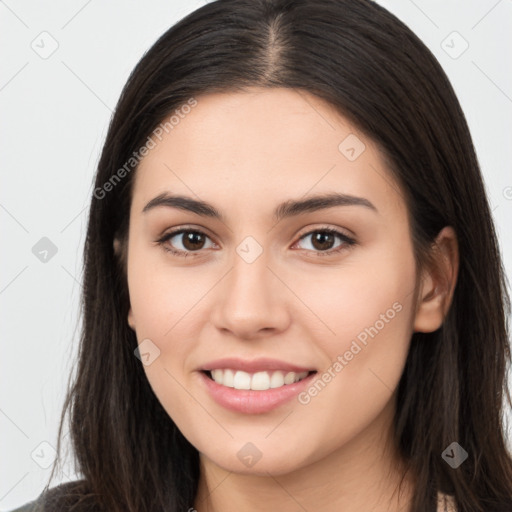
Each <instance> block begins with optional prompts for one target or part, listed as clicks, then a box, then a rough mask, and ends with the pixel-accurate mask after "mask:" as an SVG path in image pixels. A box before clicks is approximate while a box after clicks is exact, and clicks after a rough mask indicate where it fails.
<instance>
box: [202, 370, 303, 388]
mask: <svg viewBox="0 0 512 512" xmlns="http://www.w3.org/2000/svg"><path fill="white" fill-rule="evenodd" d="M210 373H211V376H212V379H213V380H214V381H215V382H216V383H217V384H221V385H223V386H227V387H230V388H235V389H254V390H257V391H265V390H267V389H271V388H280V387H281V386H284V385H287V384H293V383H294V382H298V381H299V380H301V379H303V378H305V377H307V375H308V373H309V372H300V373H295V372H287V373H285V372H282V371H274V372H272V375H270V373H269V372H256V373H253V374H251V373H247V372H243V371H241V370H231V369H225V370H222V369H215V370H211V372H210Z"/></svg>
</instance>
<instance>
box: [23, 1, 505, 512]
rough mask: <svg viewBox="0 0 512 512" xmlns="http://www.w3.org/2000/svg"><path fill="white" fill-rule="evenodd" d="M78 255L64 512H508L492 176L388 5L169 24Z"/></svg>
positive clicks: (120, 123)
mask: <svg viewBox="0 0 512 512" xmlns="http://www.w3.org/2000/svg"><path fill="white" fill-rule="evenodd" d="M185 235H186V236H185ZM84 254H85V273H84V286H83V314H84V322H83V333H82V340H81V347H80V352H79V361H78V368H77V376H76V381H75V382H74V385H73V386H72V388H71V389H70V391H69V394H68V397H67V400H66V403H65V407H64V411H63V416H62V419H61V430H62V424H63V419H64V415H65V412H66V411H67V410H69V413H70V420H71V422H70V432H71V439H72V444H73V447H74V449H75V452H76V459H77V463H78V469H79V472H80V473H81V474H82V476H83V479H82V480H80V481H78V482H72V483H67V484H64V485H62V486H59V487H57V488H54V489H51V490H48V489H46V491H47V492H46V493H44V494H43V495H42V496H41V497H40V499H39V501H38V503H39V504H45V510H77V511H78V510H109V511H121V510H123V511H127V510H128V511H133V512H135V511H137V512H140V511H145V510H148V511H149V510H152V511H153V510H155V511H156V510H172V511H178V510H183V511H185V510H188V511H190V512H192V511H193V510H196V511H198V512H217V511H227V510H244V511H248V512H251V511H256V510H258V511H259V510H276V509H279V510H284V511H288V510H290V511H291V510H321V511H338V510H344V511H348V512H351V511H355V510H358V511H359V510H374V511H393V512H395V511H399V510H400V511H410V512H433V511H435V510H439V511H443V510H457V511H459V512H469V511H486V512H488V511H492V512H500V511H501V512H505V511H510V510H512V460H511V456H510V453H509V452H508V451H507V446H506V440H505V432H504V428H503V425H502V415H503V413H504V404H505V403H508V404H510V395H509V393H508V389H507V382H506V378H505V377H506V369H507V364H508V363H509V362H510V350H509V346H508V341H507V330H506V322H505V319H506V315H507V313H508V311H509V309H508V308H509V302H508V295H507V291H506V288H505V283H504V275H503V270H502V265H501V261H500V255H499V250H498V245H497V240H496V235H495V231H494V227H493V223H492V219H491V213H490V209H489V204H488V201H487V198H486V195H485V191H484V186H483V183H482V177H481V173H480V170H479V165H478V162H477V159H476V156H475V151H474V148H473V145H472V141H471V136H470V133H469V131H468V127H467V124H466V121H465V118H464V115H463V113H462V110H461V108H460V105H459V103H458V101H457V98H456V96H455V94H454V91H453V89H452V87H451V85H450V83H449V81H448V79H447V77H446V75H445V74H444V72H443V71H442V69H441V67H440V65H439V64H438V62H437V61H436V60H435V58H434V57H433V56H432V54H431V53H430V51H429V50H428V49H427V48H426V47H425V45H424V44H423V43H422V42H421V41H420V40H419V39H418V38H417V37H416V36H415V35H414V34H413V33H412V32H411V31H410V30H409V29H408V28H407V27H406V26H405V25H404V24H402V23H401V22H400V21H399V20H398V19H397V18H395V17H394V16H393V15H391V14H390V13H389V12H387V11H386V10H385V9H383V8H382V7H380V6H378V5H377V4H374V3H373V2H371V1H368V0H357V1H354V0H320V1H318V0H317V1H312V0H309V1H308V0H304V1H286V0H273V1H272V0H268V1H265V0H258V1H254V0H251V1H248V0H247V1H244V0H220V1H216V2H212V3H210V4H207V5H205V6H204V7H202V8H200V9H198V10H196V11H195V12H193V13H191V14H190V15H188V16H187V17H185V18H184V19H182V20H181V21H180V22H179V23H177V24H176V25H175V26H173V27H172V28H171V29H170V30H169V31H168V32H166V33H165V34H164V35H163V36H162V37H161V38H160V39H159V40H158V41H157V42H156V43H155V45H154V46H153V47H152V48H151V49H150V50H149V51H148V53H147V54H146V55H145V56H144V57H143V58H142V60H141V61H140V62H139V64H138V65H137V67H136V68H135V70H134V71H133V73H132V75H131V77H130V78H129V80H128V83H127V85H126V87H125V89H124V91H123V93H122V95H121V98H120V100H119V103H118V105H117V108H116V111H115V114H114V117H113V119H112V122H111V125H110V128H109V132H108V135H107V138H106V141H105V145H104V148H103V152H102V156H101V160H100V163H99V166H98V172H97V176H96V183H95V189H94V193H93V197H92V199H91V208H90V215H89V224H88V231H87V240H86V245H85V252H84ZM505 398H507V399H508V402H505ZM60 434H61V431H60V432H59V436H60ZM58 450H59V451H60V443H59V446H58ZM53 469H54V471H55V469H56V467H54V468H53ZM52 476H53V472H52ZM29 508H30V507H29Z"/></svg>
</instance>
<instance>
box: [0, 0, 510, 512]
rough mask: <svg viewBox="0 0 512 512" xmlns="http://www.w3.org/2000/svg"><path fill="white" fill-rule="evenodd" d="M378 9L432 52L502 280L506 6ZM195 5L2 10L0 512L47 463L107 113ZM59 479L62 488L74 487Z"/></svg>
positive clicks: (10, 3)
mask: <svg viewBox="0 0 512 512" xmlns="http://www.w3.org/2000/svg"><path fill="white" fill-rule="evenodd" d="M380 3H381V4H382V5H384V6H385V7H387V8H388V9H389V10H391V11H392V12H394V13H395V14H396V15H397V16H398V17H399V18H400V19H402V20H403V21H404V22H405V23H406V24H407V25H408V26H409V27H410V28H411V29H412V30H413V31H414V32H415V33H416V34H418V36H419V37H420V38H421V39H422V40H423V41H424V42H425V43H426V44H427V45H428V46H429V47H430V48H431V50H432V51H433V53H434V54H435V55H436V57H437V58H438V60H439V61H440V63H441V65H442V66H443V68H444V69H445V71H446V72H447V74H448V76H449V78H450V80H451V82H452V84H453V85H454V87H455V90H456V92H457V94H458V97H459V100H460V102H461V104H462V108H463V109H464V112H465V114H466V116H467V119H468V122H469V125H470V129H471V131H472V134H473V140H474V143H475V146H476V149H477V153H478V157H479V160H480V164H481V167H482V171H483V174H484V178H485V182H486V186H487V189H488V193H489V197H490V201H491V203H492V208H493V215H494V218H495V221H496V224H497V228H498V232H499V236H500V240H501V247H502V252H503V255H504V261H505V265H506V269H507V274H508V276H511V275H512V242H511V238H510V236H508V233H507V228H506V221H507V218H510V216H511V214H512V173H511V172H510V166H511V162H512V140H511V137H510V136H511V133H512V99H511V98H512V73H511V69H510V64H509V62H510V60H509V58H507V54H509V53H510V48H512V30H511V29H512V2H511V1H510V0H500V1H497V0H472V1H465V2H456V1H447V0H430V1H426V0H416V1H412V0H386V1H384V0H382V1H381V2H380ZM203 4H204V2H203V1H198V0H196V1H184V0H179V1H178V0H166V1H163V0H152V1H146V2H142V1H138V2H121V1H120V0H117V1H111V2H100V1H99V0H88V1H87V0H73V1H64V0H54V1H52V2H44V3H43V2H36V1H34V0H32V1H29V2H24V3H23V4H22V5H20V3H16V2H15V1H14V0H6V1H0V20H1V23H2V28H1V29H0V44H1V48H2V64H3V65H2V67H1V70H0V109H1V113H0V116H1V120H2V125H3V130H2V137H1V140H0V155H1V161H2V165H1V173H2V187H1V189H0V221H1V226H2V244H1V257H2V259H1V273H0V306H1V315H2V316H1V323H0V326H1V339H2V352H3V354H2V358H1V363H0V364H1V368H0V375H1V387H0V390H1V391H0V431H1V441H0V443H1V444H0V449H1V452H0V460H1V461H2V464H1V466H0V509H1V510H9V509H12V508H14V507H16V506H19V505H20V504H22V503H25V502H26V501H28V500H29V499H33V498H35V497H36V496H37V495H38V494H39V492H40V491H41V490H42V488H43V486H44V484H46V481H47V478H48V476H49V472H50V468H45V467H41V466H47V465H49V464H50V463H51V462H52V458H53V454H52V448H51V446H54V447H55V446H56V435H57V426H58V419H59V417H60V413H61V408H62V405H63V399H64V391H65V387H66V385H67V379H68V375H69V374H70V372H71V369H72V362H73V360H74V357H75V354H76V348H77V340H78V329H77V322H78V299H79V293H80V276H81V252H82V246H83V242H84V231H85V222H86V216H87V213H86V212H87V207H88V203H89V198H90V196H91V192H92V178H93V174H94V171H95V167H96V165H97V162H98V158H99V153H100V150H101V146H102V143H103V140H104V137H105V134H106V130H107V126H108V122H109V118H110V115H111V111H112V109H113V108H114V106H115V104H116V102H117V99H118V96H119V94H120V92H121V89H122V87H123V85H124V83H125V81H126V79H127V77H128V74H129V73H130V71H131V70H132V68H133V67H134V66H135V64H136V63H137V62H138V60H139V59H140V58H141V56H142V54H143V53H144V51H145V50H146V49H148V48H149V47H150V46H151V45H152V44H153V43H154V42H155V41H156V39H157V38H158V37H159V36H160V35H161V34H162V33H163V32H164V31H165V30H167V29H168V28H169V27H170V26H171V25H172V24H174V23H175V22H176V21H177V20H179V19H180V18H182V17H183V16H184V15H186V14H188V13H189V12H191V11H193V10H194V9H196V8H197V7H199V6H201V5H203ZM454 32H457V34H454ZM56 45H58V47H57V48H56V50H55V51H54V52H53V53H52V54H51V55H49V53H50V52H51V51H52V50H53V46H56ZM466 45H469V46H468V48H467V49H466V50H465V51H464V52H463V53H461V52H462V50H464V48H465V46H466ZM42 237H47V238H49V239H50V240H51V241H52V242H53V244H55V246H56V248H57V253H56V254H55V255H54V256H53V257H52V256H51V253H49V255H48V256H47V259H48V261H47V262H42V261H40V259H38V258H37V257H36V256H35V255H34V254H33V252H32V248H33V247H34V245H35V244H36V243H37V242H38V241H39V240H40V239H41V238H42ZM40 256H41V257H42V255H40ZM482 341H484V340H482ZM41 443H43V444H41ZM66 471H67V473H66V474H65V475H63V476H62V479H61V480H62V481H67V480H71V479H74V478H75V475H74V473H73V471H72V469H71V466H70V467H68V468H67V470H66ZM61 480H60V479H57V480H56V482H59V481H61Z"/></svg>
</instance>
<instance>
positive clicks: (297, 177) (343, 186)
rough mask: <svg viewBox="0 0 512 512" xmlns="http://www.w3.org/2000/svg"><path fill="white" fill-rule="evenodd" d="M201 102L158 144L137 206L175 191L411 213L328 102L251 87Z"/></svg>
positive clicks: (240, 200) (138, 188) (140, 183)
mask: <svg viewBox="0 0 512 512" xmlns="http://www.w3.org/2000/svg"><path fill="white" fill-rule="evenodd" d="M195 100H196V102H197V103H196V104H195V106H194V107H192V108H187V109H186V110H185V109H184V110H183V112H182V113H181V115H180V116H175V117H174V124H173V125H172V128H171V127H170V126H168V127H167V130H164V131H163V133H162V134H161V136H160V138H161V140H158V139H157V138H155V137H153V139H154V141H155V142H156V144H155V147H154V148H153V149H151V150H150V151H149V152H148V154H147V155H146V156H145V157H144V158H143V159H142V160H141V163H140V165H139V168H138V169H137V172H136V176H135V189H134V201H136V200H138V199H140V200H147V201H149V200H150V199H152V198H153V197H154V196H155V195H158V194H159V193H162V192H165V191H170V190H174V191H179V192H180V193H186V194H187V195H197V196H200V197H203V196H205V197H208V198H212V201H214V200H215V198H217V199H218V201H219V202H220V203H226V201H228V200H229V204H232V205H237V204H238V205H240V206H245V207H249V205H251V204H252V205H254V207H255V208H257V207H258V205H261V204H262V201H264V202H265V203H267V202H269V201H271V202H272V201H273V202H276V203H277V202H281V201H282V200H283V198H291V197H293V198H298V197H301V196H305V195H306V194H315V193H325V192H329V191H338V192H342V193H346V194H352V195H357V196H364V197H367V198H368V199H369V200H370V201H371V202H372V203H374V204H376V205H377V204H378V205H380V207H379V210H380V209H381V208H382V209H383V210H386V209H390V208H394V209H397V208H399V209H402V210H403V209H404V208H405V204H404V201H403V197H402V194H401V191H400V189H399V186H398V184H397V183H396V182H395V180H394V178H393V177H392V175H391V174H390V172H389V170H388V169H386V168H385V165H384V163H383V160H382V157H381V154H380V152H379V150H378V148H377V146H376V145H375V143H374V142H373V141H372V140H370V139H369V138H368V137H366V136H365V135H364V134H362V133H361V132H360V131H358V130H357V128H356V127H354V126H352V125H351V124H350V123H349V121H348V120H347V119H345V118H344V117H343V116H342V115H341V114H339V113H338V112H337V111H336V110H335V109H334V108H333V107H332V106H331V105H330V104H329V103H327V102H326V101H324V100H323V99H321V98H318V97H316V96H314V95H312V94H310V93H308V92H306V91H302V90H295V89H284V88H275V89H269V88H251V89H248V90H247V91H244V92H232V93H231V92H230V93H213V94H207V95H202V96H198V97H196V98H195ZM179 108H180V107H179V106H178V107H177V109H178V110H179ZM184 112H187V113H184ZM176 120H178V122H176ZM164 122H165V121H164ZM139 196H140V197H139ZM142 196H143V197H142Z"/></svg>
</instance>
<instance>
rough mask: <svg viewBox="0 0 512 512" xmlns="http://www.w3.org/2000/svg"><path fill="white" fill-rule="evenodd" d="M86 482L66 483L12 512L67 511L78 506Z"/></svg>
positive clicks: (43, 493)
mask: <svg viewBox="0 0 512 512" xmlns="http://www.w3.org/2000/svg"><path fill="white" fill-rule="evenodd" d="M84 487H85V480H76V481H73V482H65V483H63V484H60V485H57V486H56V487H52V488H51V489H47V490H46V491H43V492H42V493H41V494H40V495H39V496H38V497H37V498H36V499H35V500H32V501H30V502H28V503H25V504H24V505H22V506H21V507H18V508H17V509H15V510H12V511H11V512H43V511H44V512H54V511H57V510H58V511H66V510H68V509H70V508H71V506H72V505H74V504H76V503H77V502H78V501H79V499H80V497H81V496H82V495H83V493H84Z"/></svg>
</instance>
